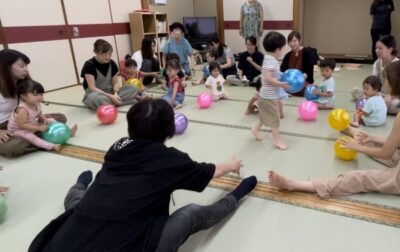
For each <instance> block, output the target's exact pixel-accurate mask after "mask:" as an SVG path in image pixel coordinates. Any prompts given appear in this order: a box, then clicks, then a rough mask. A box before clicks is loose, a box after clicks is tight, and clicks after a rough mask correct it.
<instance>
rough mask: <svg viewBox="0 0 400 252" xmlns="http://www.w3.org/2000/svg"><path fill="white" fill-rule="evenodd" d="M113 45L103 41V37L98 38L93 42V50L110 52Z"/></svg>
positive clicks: (95, 51) (99, 52)
mask: <svg viewBox="0 0 400 252" xmlns="http://www.w3.org/2000/svg"><path fill="white" fill-rule="evenodd" d="M112 51H113V47H112V45H111V44H110V43H108V42H107V41H105V40H104V39H98V40H96V41H95V42H94V44H93V52H94V53H98V54H103V53H108V52H112Z"/></svg>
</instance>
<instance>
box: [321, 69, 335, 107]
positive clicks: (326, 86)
mask: <svg viewBox="0 0 400 252" xmlns="http://www.w3.org/2000/svg"><path fill="white" fill-rule="evenodd" d="M319 89H320V90H321V93H327V92H332V93H333V95H332V96H331V97H322V96H321V97H320V98H319V99H318V100H317V102H318V103H321V104H328V105H331V106H333V104H334V101H335V79H334V78H333V76H331V77H330V78H329V79H326V80H324V81H323V82H322V84H321V85H319Z"/></svg>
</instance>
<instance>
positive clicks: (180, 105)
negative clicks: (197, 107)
mask: <svg viewBox="0 0 400 252" xmlns="http://www.w3.org/2000/svg"><path fill="white" fill-rule="evenodd" d="M182 107H183V104H178V105H176V106H175V108H174V110H178V109H180V108H182Z"/></svg>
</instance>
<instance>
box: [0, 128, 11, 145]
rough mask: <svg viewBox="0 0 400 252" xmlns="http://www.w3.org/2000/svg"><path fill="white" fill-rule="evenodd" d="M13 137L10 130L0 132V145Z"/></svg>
mask: <svg viewBox="0 0 400 252" xmlns="http://www.w3.org/2000/svg"><path fill="white" fill-rule="evenodd" d="M11 136H12V133H11V132H9V131H8V130H0V144H2V143H5V142H7V141H8V140H9V139H10V137H11Z"/></svg>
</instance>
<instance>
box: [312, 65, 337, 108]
mask: <svg viewBox="0 0 400 252" xmlns="http://www.w3.org/2000/svg"><path fill="white" fill-rule="evenodd" d="M319 67H320V69H321V75H322V77H323V78H324V80H323V82H322V84H321V85H320V86H319V89H316V90H315V91H314V95H319V96H320V98H319V99H318V100H316V101H315V103H316V104H317V106H318V108H319V109H333V106H334V100H335V79H334V78H333V76H332V73H333V71H334V70H335V67H336V62H335V61H334V60H332V59H323V60H321V62H320V64H319Z"/></svg>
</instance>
